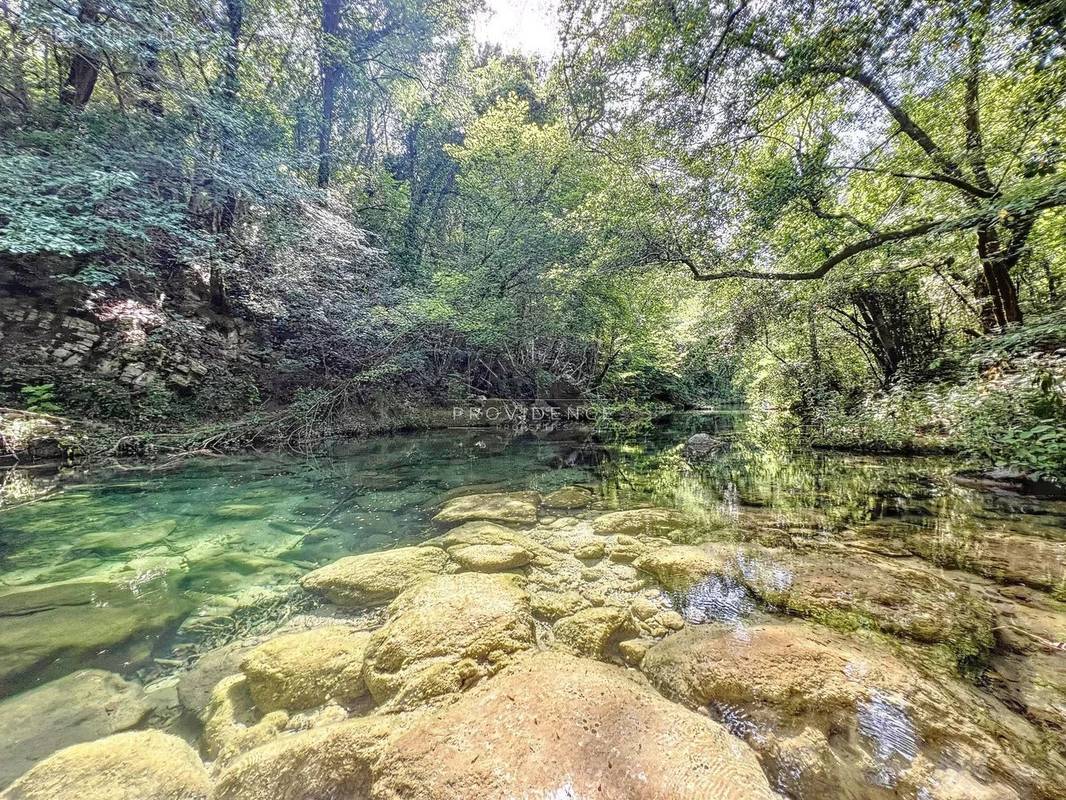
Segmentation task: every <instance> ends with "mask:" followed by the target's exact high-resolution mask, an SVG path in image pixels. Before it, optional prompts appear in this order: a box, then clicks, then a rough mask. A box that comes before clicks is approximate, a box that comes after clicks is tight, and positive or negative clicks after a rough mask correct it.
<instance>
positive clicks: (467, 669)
mask: <svg viewBox="0 0 1066 800" xmlns="http://www.w3.org/2000/svg"><path fill="white" fill-rule="evenodd" d="M534 641H535V637H534V632H533V617H532V612H531V609H530V602H529V595H528V594H527V593H526V592H525V591H524V590H523V589H522V588H521V586H520V584H519V582H518V580H517V578H516V576H513V575H485V574H482V573H478V572H462V573H459V574H457V575H447V576H440V577H436V578H431V579H429V580H426V581H424V582H422V583H420V584H418V585H417V586H414V587H412V588H411V589H408V590H407V591H405V592H404V593H403V594H401V595H400V596H399V597H397V598H396V600H395V601H393V603H392V605H390V606H389V618H388V621H387V622H386V623H385V625H384V626H382V627H381V628H379V629H378V630H377V631H375V632H374V634H373V636H372V637H371V639H370V644H369V645H368V646H367V650H366V662H365V663H366V666H365V668H364V671H363V677H364V679H365V680H366V684H367V687H368V688H369V689H370V693H371V694H372V695H373V697H374V699H375V701H377V702H379V703H383V702H386V701H390V707H391V708H413V707H417V706H418V705H419V704H421V703H423V702H425V701H427V700H430V699H433V698H437V697H441V696H443V695H447V694H452V693H455V692H458V691H461V690H462V689H463V688H465V687H466V686H469V685H471V684H472V683H474V682H476V681H478V680H480V679H481V678H484V677H486V676H488V675H491V674H493V673H495V672H497V671H498V670H499V669H501V668H502V667H503V666H505V665H506V664H507V663H508V662H509V660H510V659H511V657H512V656H513V655H514V654H515V653H518V652H521V651H522V650H525V649H527V648H529V647H532V646H533V644H534Z"/></svg>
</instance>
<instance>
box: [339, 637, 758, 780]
mask: <svg viewBox="0 0 1066 800" xmlns="http://www.w3.org/2000/svg"><path fill="white" fill-rule="evenodd" d="M376 772H377V775H378V778H377V780H376V782H375V784H374V793H373V796H374V798H375V800H400V799H401V798H402V799H403V800H410V798H419V799H420V800H454V798H456V797H467V798H478V800H506V799H507V798H518V797H529V798H532V797H543V798H547V797H582V798H583V797H603V798H616V799H617V800H621V799H622V798H625V799H626V800H645V799H650V798H657V799H658V798H672V799H673V800H686V799H689V798H690V799H691V800H708V799H709V798H716V799H717V800H771V798H773V797H774V796H775V795H774V794H773V793H772V792H771V790H770V788H769V786H768V785H767V782H766V778H765V776H764V775H763V773H762V770H761V769H760V768H759V765H758V762H757V760H756V758H755V755H754V754H753V752H752V751H751V749H750V748H749V747H748V746H747V745H745V744H744V743H743V742H741V741H740V740H738V739H736V738H734V737H733V736H731V735H730V734H729V733H728V732H727V731H726V730H725V728H723V727H722V726H720V725H718V724H716V723H714V722H712V721H711V720H709V719H707V718H706V717H703V716H701V715H699V714H695V713H693V712H691V711H688V710H686V709H684V708H682V707H681V706H678V705H675V704H673V703H670V702H669V701H667V700H665V699H663V698H662V697H660V696H659V695H657V694H656V693H655V692H653V691H650V690H649V689H648V688H646V687H645V686H644V685H642V684H641V683H638V682H637V681H636V680H634V679H632V678H631V677H630V675H629V674H628V673H627V672H626V670H624V669H622V668H620V667H614V666H610V665H607V664H602V663H599V662H596V661H590V660H587V659H579V658H574V657H572V656H567V655H563V654H560V653H551V652H545V653H540V654H538V655H536V656H533V657H531V658H527V659H524V660H522V661H520V662H519V663H517V664H515V665H513V666H511V667H509V668H508V669H507V670H505V671H503V672H502V673H500V674H499V675H497V676H496V677H494V678H492V679H491V680H489V681H486V682H485V683H484V684H483V685H482V686H479V687H476V688H475V689H473V690H471V691H470V692H469V693H468V694H465V695H464V696H462V697H461V698H460V699H459V701H458V702H457V703H455V704H453V705H451V706H449V707H448V708H446V709H444V710H442V711H440V712H438V713H435V714H430V715H427V716H423V717H421V718H419V719H417V720H415V722H414V724H413V725H412V726H411V727H410V728H409V729H408V730H406V731H404V732H402V733H400V734H399V735H397V736H395V737H394V738H393V739H392V740H391V741H390V743H389V744H388V746H387V747H386V748H385V751H384V754H383V755H382V757H381V760H380V764H379V766H378V767H377V768H376ZM324 796H335V795H324ZM356 796H358V795H356Z"/></svg>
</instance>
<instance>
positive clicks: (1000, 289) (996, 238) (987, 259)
mask: <svg viewBox="0 0 1066 800" xmlns="http://www.w3.org/2000/svg"><path fill="white" fill-rule="evenodd" d="M1031 227H1032V220H1030V219H1028V218H1023V219H1021V220H1019V221H1018V222H1016V223H1015V224H1014V226H1013V228H1012V229H1010V230H1011V231H1012V235H1011V237H1010V242H1009V244H1008V245H1007V246H1006V247H1004V246H1003V244H1002V242H1001V241H1000V234H999V230H997V228H996V226H995V225H992V224H988V225H982V226H981V227H979V228H978V229H977V255H978V257H979V258H980V260H981V276H980V277H979V279H978V282H977V289H976V291H975V295H976V296H977V299H978V300H979V301H980V302H981V303H982V306H981V324H982V325H983V326H984V329H985V332H986V333H993V332H997V331H1002V330H1003V329H1004V328H1006V327H1007V326H1008V325H1013V324H1018V323H1020V322H1021V321H1022V310H1021V307H1020V306H1019V305H1018V289H1017V287H1016V286H1015V284H1014V278H1013V277H1012V276H1011V270H1012V269H1013V268H1014V267H1015V266H1016V265H1017V263H1018V261H1019V259H1020V258H1021V255H1022V252H1023V250H1024V245H1025V240H1026V238H1028V235H1029V229H1030V228H1031Z"/></svg>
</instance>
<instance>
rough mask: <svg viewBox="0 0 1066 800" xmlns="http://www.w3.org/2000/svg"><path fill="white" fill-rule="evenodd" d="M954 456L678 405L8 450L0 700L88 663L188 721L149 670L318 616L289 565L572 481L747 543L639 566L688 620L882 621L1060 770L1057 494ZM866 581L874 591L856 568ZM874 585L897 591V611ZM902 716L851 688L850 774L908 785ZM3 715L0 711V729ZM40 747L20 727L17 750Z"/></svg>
mask: <svg viewBox="0 0 1066 800" xmlns="http://www.w3.org/2000/svg"><path fill="white" fill-rule="evenodd" d="M696 433H709V434H711V435H712V436H714V437H715V443H714V445H713V448H712V449H711V451H710V452H709V453H707V454H704V455H703V457H697V456H696V455H694V454H693V453H692V452H691V451H686V449H685V443H686V441H687V440H688V439H689V437H691V436H692V435H693V434H696ZM958 466H959V465H958V464H956V463H954V462H952V461H951V460H950V459H943V458H902V457H875V456H858V455H849V454H843V453H835V452H810V451H803V450H790V449H787V448H766V447H760V446H758V445H757V444H756V443H755V437H754V436H753V435H752V433H751V432H749V431H748V430H747V428H746V425H745V418H744V417H743V415H739V414H686V415H680V416H677V417H675V418H673V419H671V420H670V421H669V423H668V424H665V425H663V426H661V427H659V428H657V429H655V430H654V431H652V432H650V433H648V434H646V435H643V436H638V437H633V438H630V439H625V440H621V441H612V442H606V443H603V442H595V441H593V440H591V439H589V438H588V437H587V436H585V435H584V434H580V435H579V434H578V433H575V432H573V431H567V430H559V431H554V432H549V433H545V432H539V433H529V432H526V433H517V432H511V431H502V430H471V429H467V430H448V431H437V432H432V433H424V434H418V435H410V436H399V437H388V438H375V439H369V440H365V441H357V442H349V443H345V444H343V445H338V446H336V447H334V448H332V449H331V450H330V451H329V452H328V453H323V454H320V455H317V456H315V457H298V456H291V455H277V454H274V455H262V456H247V457H241V458H226V459H218V460H205V461H199V462H196V463H189V464H186V465H185V466H183V467H181V468H180V469H173V470H167V471H156V472H153V471H150V470H147V469H144V470H133V471H127V472H115V471H109V472H107V473H97V472H93V471H91V470H89V471H85V472H79V473H72V474H68V475H65V476H62V477H59V478H56V477H47V476H42V475H40V474H39V473H34V472H25V473H17V472H12V473H9V474H7V475H6V477H5V478H4V481H5V487H4V488H5V491H4V495H3V498H4V504H3V505H0V698H13V699H17V698H18V697H19V696H25V693H26V692H28V691H30V690H32V689H33V688H34V687H39V686H41V685H43V684H46V683H48V682H49V681H54V680H56V679H60V678H62V677H64V676H67V675H70V674H71V673H73V672H75V671H77V670H82V669H86V668H95V669H102V670H107V671H109V672H112V673H115V674H117V675H119V676H121V677H122V678H123V679H125V680H128V681H131V682H134V683H136V684H139V685H141V686H144V687H147V688H148V689H149V693H150V695H153V696H156V697H158V698H162V699H160V700H159V701H158V708H156V709H155V710H154V711H153V713H152V714H151V715H148V716H146V717H144V718H143V719H141V720H140V721H138V722H137V724H138V725H140V726H159V727H164V728H167V729H168V730H175V731H180V732H182V733H183V734H184V735H186V736H187V737H190V738H193V737H195V736H196V730H195V725H193V726H192V727H190V724H189V722H188V720H187V719H184V720H181V719H179V716H180V708H179V709H177V710H175V704H174V701H173V697H172V694H171V693H170V689H171V688H172V687H173V685H174V682H175V681H176V680H177V677H176V676H180V674H181V673H182V671H183V670H184V669H185V668H187V667H188V666H189V665H191V664H193V663H195V661H196V659H197V658H198V657H199V656H201V655H202V654H203V653H204V652H207V651H210V650H211V649H212V648H217V647H219V646H221V645H225V644H227V643H230V642H233V641H236V640H240V639H241V638H242V637H248V636H255V635H261V634H263V633H266V632H269V631H270V630H272V629H276V628H277V627H279V626H280V625H282V624H284V623H285V622H286V621H288V620H290V619H291V618H294V617H298V616H299V615H301V614H306V613H314V611H315V608H316V606H317V605H318V601H317V600H316V599H314V598H312V597H310V596H309V595H307V594H306V593H303V592H302V591H300V590H298V589H297V588H296V581H297V579H298V578H299V577H300V576H301V575H303V574H305V573H306V572H308V571H309V570H312V569H314V568H316V567H319V566H322V565H324V564H328V563H330V562H333V561H335V560H337V559H338V558H341V557H343V556H348V555H353V554H360V553H368V552H375V551H381V550H387V549H390V548H395V547H400V546H406V545H411V544H416V543H418V542H421V541H424V540H426V539H428V538H430V537H433V536H436V535H438V534H439V533H440V530H439V528H437V527H436V526H434V524H433V523H432V522H431V517H432V515H433V514H434V513H435V511H436V509H437V508H439V506H440V504H441V503H442V502H443V501H445V500H447V499H448V498H449V497H452V496H457V495H460V494H470V493H473V492H480V493H490V492H502V491H514V490H525V489H531V490H536V491H538V492H542V493H546V492H550V491H552V490H555V489H558V488H560V487H562V486H565V485H580V486H585V487H588V488H589V489H592V490H593V492H594V494H595V497H596V501H595V503H594V506H593V507H594V509H595V513H599V514H602V513H604V512H607V511H611V510H615V509H629V508H638V507H643V506H657V507H665V508H671V509H677V510H679V511H681V512H683V513H684V514H685V515H686V516H687V517H688V518H690V519H691V520H694V521H695V522H694V525H695V528H696V529H704V528H705V529H706V530H707V531H713V535H712V534H708V538H711V539H714V540H715V542H717V543H719V544H725V545H727V546H733V545H735V546H736V547H737V548H745V547H749V546H750V547H751V548H756V549H745V550H738V551H737V553H738V554H737V556H736V563H737V564H738V565H739V567H738V569H739V572H738V573H737V577H736V578H730V577H728V576H724V575H716V576H712V577H710V578H708V579H707V580H704V581H701V582H699V583H697V584H696V585H695V586H684V587H682V588H677V587H674V586H670V585H662V586H656V585H655V580H654V579H648V576H647V575H644V579H648V582H649V583H650V585H651V587H652V590H658V591H660V595H661V597H662V598H663V602H664V603H669V604H670V605H671V607H672V608H673V609H675V610H676V611H677V612H678V613H679V614H680V615H681V617H682V618H683V619H684V621H685V625H686V626H688V627H700V626H729V627H730V628H731V630H732V631H733V632H732V633H731V634H730V635H733V636H738V635H739V636H740V637H741V639H743V633H742V629H743V626H744V625H745V624H747V625H751V626H756V627H757V626H760V625H767V624H773V623H774V622H775V621H781V620H789V619H796V618H807V619H809V620H813V621H814V622H815V623H817V624H819V625H823V626H825V630H826V631H827V632H828V633H827V634H826V635H827V636H837V635H839V634H840V632H841V631H854V630H857V631H858V632H859V633H858V634H856V635H857V636H858V638H856V641H861V640H862V636H863V635H866V634H865V632H867V631H876V632H877V636H883V635H884V636H888V637H890V638H891V639H892V641H893V642H896V641H898V642H899V643H900V644H899V647H901V648H903V650H902V651H900V650H898V649H897V650H896V651H894V652H897V653H900V652H902V654H903V655H904V656H905V658H904V659H903V660H904V661H908V660H913V661H915V662H916V663H917V662H921V663H926V662H928V664H929V665H932V666H930V671H929V673H928V674H930V675H934V676H935V675H936V674H937V672H936V670H937V669H947V670H956V671H957V674H958V676H959V680H960V681H962V682H964V683H965V686H966V691H967V692H971V691H972V692H973V693H974V694H973V696H974V697H975V698H977V700H975V702H985V701H987V702H988V703H990V704H992V705H989V706H987V707H982V708H984V710H983V711H982V713H991V714H993V715H1000V716H1002V717H1003V718H1002V720H1000V721H999V722H1001V723H1002V727H1003V728H1004V729H1011V728H1012V726H1016V725H1023V726H1025V730H1026V731H1027V733H1026V735H1029V734H1030V733H1031V735H1032V737H1033V740H1032V743H1029V744H1027V745H1026V747H1025V748H1024V749H1027V750H1028V751H1029V753H1030V754H1032V753H1033V752H1037V751H1038V754H1037V755H1035V756H1033V757H1032V758H1033V759H1035V762H1034V763H1038V764H1041V765H1042V766H1043V767H1046V768H1047V769H1048V770H1049V774H1055V770H1056V769H1057V768H1058V767H1057V765H1058V764H1059V763H1060V762H1061V758H1062V750H1063V744H1062V736H1063V730H1064V729H1063V725H1064V723H1066V706H1064V701H1066V686H1064V685H1063V683H1062V680H1063V675H1064V674H1066V670H1064V666H1063V663H1062V662H1063V659H1066V654H1064V653H1063V652H1062V650H1061V649H1058V648H1056V646H1055V645H1056V644H1060V643H1061V642H1062V641H1063V638H1066V636H1064V633H1063V631H1064V630H1066V612H1064V608H1063V605H1062V603H1061V602H1060V601H1062V600H1064V599H1066V502H1063V501H1061V500H1039V499H1033V498H1027V497H1023V496H1020V495H1016V494H1011V493H1008V492H996V491H990V490H988V489H987V488H980V487H974V486H969V485H966V484H965V483H962V482H959V481H958V480H956V479H955V477H954V474H955V472H956V471H957V469H958ZM31 501H32V502H31ZM556 516H562V515H556ZM547 522H548V523H550V522H551V519H548V520H547ZM698 538H700V537H696V538H695V539H694V538H693V537H692V536H691V535H690V536H689V537H688V539H687V540H686V542H685V543H686V544H688V543H691V542H692V541H695V540H696V539H698ZM617 560H620V559H617ZM605 561H606V560H605ZM591 579H592V578H591V577H590V580H591ZM927 580H936V581H945V582H944V583H938V584H935V585H929V584H927V582H926V581H927ZM815 584H816V585H817V586H818V589H817V591H813V590H811V591H807V589H806V588H804V590H803V591H798V590H797V589H796V587H809V586H811V585H815ZM878 585H881V586H883V589H884V592H883V593H882V595H877V594H876V592H873V591H871V590H870V589H869V587H871V586H873V587H875V588H876V587H878ZM863 586H865V587H866V589H856V587H863ZM944 586H957V587H965V589H966V591H968V592H972V593H974V594H975V596H977V597H979V598H981V602H982V603H986V604H987V606H988V608H990V609H993V612H994V613H995V614H997V615H998V616H997V617H996V619H994V620H991V622H990V623H989V624H988V626H987V628H988V630H989V631H993V632H994V638H988V637H987V636H986V637H985V638H984V639H982V638H981V636H983V635H984V634H983V633H982V634H980V635H978V634H974V635H972V636H971V628H970V627H967V626H968V623H965V622H964V623H959V625H957V626H954V627H951V626H948V629H947V630H946V632H943V631H941V630H940V629H939V628H937V629H936V630H932V631H930V626H932V627H934V628H935V627H936V625H938V624H939V622H938V618H940V617H943V616H944V615H950V614H954V613H956V612H957V608H956V606H954V605H950V604H949V605H948V606H943V607H942V605H941V604H942V603H944V602H946V601H945V600H944V589H943V587H944ZM804 592H806V593H804ZM863 592H866V593H865V594H863ZM892 592H896V593H904V594H906V595H907V598H906V602H903V599H902V598H897V599H898V600H899V608H896V607H895V605H894V602H895V601H894V600H893V598H892V597H888V596H887V595H888V594H890V593H892ZM949 594H950V592H949ZM857 595H858V596H857ZM649 596H652V595H649ZM924 603H927V607H923V604H924ZM993 612H990V613H993ZM960 613H961V612H960ZM993 623H994V624H993ZM849 635H850V634H849ZM989 636H993V634H989ZM877 646H880V644H878V645H877ZM908 648H910V649H908ZM886 652H887V651H886ZM616 660H617V658H616ZM944 665H947V666H944ZM929 680H930V682H931V683H932V682H935V680H936V678H935V677H930V678H929ZM952 680H954V678H953V679H952ZM660 688H662V687H660ZM663 691H664V693H667V694H669V691H668V690H667V689H663ZM968 696H969V695H968ZM937 697H939V695H937ZM704 700H706V702H704ZM700 702H701V703H702V704H703V706H704V710H706V711H707V712H708V713H710V714H711V715H712V716H714V717H715V718H717V719H718V720H719V721H721V722H723V723H725V724H726V725H727V727H729V728H730V730H732V731H733V732H734V733H735V734H737V735H738V736H741V737H742V738H746V739H749V740H750V739H752V738H758V736H760V735H761V734H760V733H759V726H760V725H769V726H773V725H774V724H776V725H778V726H779V727H781V726H783V723H782V722H781V721H780V719H776V718H775V720H770V721H767V720H766V719H763V718H762V717H760V709H759V708H758V707H757V704H755V705H752V704H751V703H748V704H747V705H745V703H740V704H739V705H738V703H737V702H733V701H731V700H730V699H729V698H725V699H716V698H710V699H701V701H700ZM752 702H754V701H752ZM933 702H934V703H935V702H939V701H936V700H934V701H933ZM168 703H169V704H170V707H169V709H168ZM988 709H992V711H989V710H988ZM3 713H4V711H3V702H2V701H0V718H2V717H3ZM42 713H43V712H42ZM914 713H917V712H915V711H914V710H913V709H911V710H908V709H907V708H905V707H903V706H901V704H900V700H899V699H898V698H894V697H889V696H882V695H879V694H876V693H875V694H872V695H870V696H869V697H868V698H867V699H866V700H865V701H863V704H862V705H861V707H860V708H858V710H857V716H856V723H855V724H856V728H855V735H856V736H857V737H858V738H859V739H863V740H868V742H867V745H866V746H864V747H865V749H864V750H863V752H864V753H867V754H868V756H869V759H871V764H866V765H864V766H863V767H862V769H861V770H859V771H860V772H861V777H860V778H858V779H857V780H858V781H860V782H864V783H865V784H869V785H871V786H874V785H877V786H881V787H882V788H883V789H884V792H885V794H884V796H885V797H892V796H915V797H922V795H921V794H920V793H911V794H908V792H910V789H907V790H906V791H905V790H904V789H903V788H900V789H899V794H898V795H896V794H893V792H895V791H896V790H897V784H898V785H899V786H903V783H899V778H898V775H900V774H902V773H903V772H905V770H906V767H907V765H908V764H910V763H912V762H914V760H915V759H916V758H919V757H920V750H921V749H922V746H923V734H922V733H921V731H919V730H918V729H919V728H921V725H919V724H917V723H916V722H915V721H914V720H913V719H912V716H913V714H914ZM45 718H47V716H46V717H45ZM57 719H58V717H57ZM794 723H795V720H792V721H791V722H790V723H789V724H790V725H791V724H794ZM57 724H64V723H57ZM786 727H787V726H786ZM801 727H802V726H801ZM55 734H56V736H55V738H56V741H62V742H63V743H69V742H68V740H69V739H70V738H71V736H66V735H65V734H64V732H62V731H59V730H57V731H55ZM14 735H15V734H14V733H13V732H12V731H10V730H0V751H2V750H4V749H6V748H5V745H6V744H7V742H4V741H3V739H4V738H5V737H13V736H14ZM72 735H73V734H72ZM925 736H928V734H925ZM23 744H24V743H22V744H20V746H23ZM24 749H25V748H24ZM48 749H49V748H48V746H47V743H45V744H41V743H38V745H37V749H36V750H35V751H33V752H31V753H29V754H28V755H26V762H25V764H29V763H31V762H32V760H35V759H36V758H40V757H43V756H44V755H47V751H48ZM38 751H40V752H38ZM775 758H776V757H775ZM771 760H772V761H773V767H772V769H773V770H774V771H775V775H774V785H775V788H777V789H778V791H781V792H782V793H783V794H784V795H785V796H790V797H801V796H811V795H810V793H809V790H806V791H807V794H806V795H804V791H805V790H804V789H803V786H807V785H809V783H804V781H803V780H799V779H796V777H795V775H792V772H795V771H797V770H798V771H802V770H803V769H804V766H803V760H802V759H799V761H798V762H795V763H792V762H789V761H788V759H782V758H777V759H776V760H773V759H771ZM790 763H791V764H792V766H789V764H790ZM25 764H24V765H23V766H22V767H15V766H11V767H9V769H8V770H7V771H6V773H3V774H0V785H2V784H3V783H5V782H6V781H8V780H10V779H12V778H13V777H15V776H16V775H17V774H18V772H19V771H21V769H22V768H24V766H25ZM797 764H798V766H797ZM901 765H902V766H901ZM989 780H990V781H991V780H992V779H991V778H990V779H989ZM904 783H905V782H904ZM1015 790H1017V791H1018V796H1019V797H1025V796H1027V795H1026V794H1025V793H1023V792H1022V790H1021V789H1018V787H1015ZM879 791H880V790H879ZM839 796H841V797H845V796H850V795H849V793H848V792H847V791H845V790H841V794H840V795H839ZM870 796H874V795H870ZM926 796H927V797H939V796H945V797H946V796H948V795H940V794H936V793H935V792H933V793H931V794H928V795H926ZM952 796H954V795H952ZM958 796H959V797H960V798H961V797H964V796H967V795H965V794H960V795H958ZM974 796H975V797H976V795H974ZM988 796H989V797H991V796H992V795H988ZM996 796H1006V795H996Z"/></svg>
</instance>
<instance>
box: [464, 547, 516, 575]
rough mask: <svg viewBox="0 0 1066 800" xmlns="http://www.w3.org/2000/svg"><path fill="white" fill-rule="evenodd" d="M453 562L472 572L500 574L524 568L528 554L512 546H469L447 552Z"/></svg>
mask: <svg viewBox="0 0 1066 800" xmlns="http://www.w3.org/2000/svg"><path fill="white" fill-rule="evenodd" d="M448 553H449V555H451V557H452V558H453V559H455V562H456V563H457V564H458V565H459V566H460V567H462V568H463V569H465V570H471V571H473V572H502V571H504V570H509V569H518V568H519V567H524V566H525V565H526V564H528V563H529V561H530V556H529V552H528V551H526V550H524V549H523V548H521V547H519V546H518V545H514V544H471V545H466V546H465V547H456V548H453V549H452V550H449V551H448Z"/></svg>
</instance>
